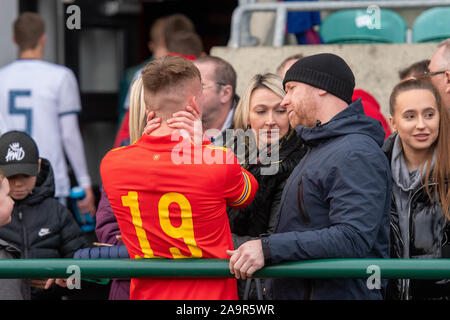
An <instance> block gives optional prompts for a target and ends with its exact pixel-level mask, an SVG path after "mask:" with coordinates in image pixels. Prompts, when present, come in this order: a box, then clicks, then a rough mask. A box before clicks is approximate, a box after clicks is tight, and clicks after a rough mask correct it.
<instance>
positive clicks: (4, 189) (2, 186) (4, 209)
mask: <svg viewBox="0 0 450 320" xmlns="http://www.w3.org/2000/svg"><path fill="white" fill-rule="evenodd" d="M0 179H1V182H0V226H4V225H5V224H8V223H9V222H10V221H11V212H12V210H13V207H14V201H13V199H11V197H10V196H9V182H8V179H7V178H6V177H3V178H0Z"/></svg>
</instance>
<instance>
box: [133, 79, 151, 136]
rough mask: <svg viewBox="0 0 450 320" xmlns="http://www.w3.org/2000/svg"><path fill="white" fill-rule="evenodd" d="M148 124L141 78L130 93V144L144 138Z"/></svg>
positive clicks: (134, 83) (136, 81) (135, 82)
mask: <svg viewBox="0 0 450 320" xmlns="http://www.w3.org/2000/svg"><path fill="white" fill-rule="evenodd" d="M146 123H147V115H146V113H145V102H144V87H143V85H142V77H139V78H137V79H136V80H135V81H134V82H133V84H132V86H131V91H130V118H129V132H130V144H132V143H134V142H135V141H136V140H138V139H139V138H140V137H141V136H142V133H143V132H144V128H145V125H146Z"/></svg>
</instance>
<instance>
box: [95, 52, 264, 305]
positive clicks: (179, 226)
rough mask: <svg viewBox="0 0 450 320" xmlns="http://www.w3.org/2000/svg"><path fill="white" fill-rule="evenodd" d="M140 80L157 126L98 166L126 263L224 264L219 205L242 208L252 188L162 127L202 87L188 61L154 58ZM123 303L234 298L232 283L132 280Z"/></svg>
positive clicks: (225, 162)
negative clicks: (158, 122) (144, 260)
mask: <svg viewBox="0 0 450 320" xmlns="http://www.w3.org/2000/svg"><path fill="white" fill-rule="evenodd" d="M142 81H143V85H144V100H145V104H146V106H147V108H149V109H151V110H152V111H153V112H154V113H155V116H156V117H158V118H160V119H161V125H160V126H159V128H158V129H156V130H155V131H153V132H152V133H151V135H143V136H142V137H141V138H140V139H139V140H138V141H137V142H136V143H134V144H132V145H131V146H128V147H123V148H118V149H114V150H112V151H110V152H108V154H107V155H106V156H105V157H104V159H103V160H102V164H101V168H100V171H101V176H102V181H103V184H104V188H105V191H106V193H107V195H108V199H109V201H110V203H111V206H112V208H113V210H114V213H115V215H116V217H117V221H118V223H119V227H120V230H121V234H122V238H123V241H124V243H125V245H126V246H127V250H128V252H129V254H130V257H131V258H134V259H138V258H170V259H180V258H206V259H211V258H218V259H227V258H228V255H227V254H226V250H230V249H232V248H233V243H232V240H231V232H230V227H229V222H228V217H227V213H226V206H232V207H237V208H240V207H245V206H247V205H248V204H249V203H251V201H253V198H254V195H255V193H256V190H257V188H258V184H257V182H256V180H255V178H254V177H253V176H252V175H251V174H250V173H248V172H247V171H246V170H245V169H243V168H241V166H240V165H239V163H238V161H237V159H236V158H235V156H234V154H233V153H232V152H231V151H230V150H227V149H225V148H220V147H214V146H212V145H211V144H210V142H208V141H204V143H203V144H202V145H197V144H194V143H192V142H191V140H190V139H185V137H184V136H182V135H181V134H180V132H179V130H176V129H172V128H171V127H170V125H169V124H168V123H167V120H168V119H169V118H171V117H172V115H173V113H175V112H177V111H180V110H184V109H185V107H186V105H191V106H194V107H196V108H197V106H196V104H195V101H196V99H199V98H200V96H201V94H202V84H201V78H200V73H199V71H198V69H197V68H196V67H195V66H194V64H193V63H192V62H190V61H189V60H186V59H184V58H181V57H174V56H167V57H164V58H161V59H158V60H154V61H152V62H150V63H149V64H148V65H147V66H146V67H145V68H144V70H143V71H142ZM200 111H201V110H200ZM130 298H131V299H162V300H168V299H177V300H194V299H202V300H203V299H217V300H219V299H224V300H225V299H237V288H236V280H235V279H233V278H198V279H192V278H189V279H180V278H151V279H150V278H133V279H132V280H131V286H130Z"/></svg>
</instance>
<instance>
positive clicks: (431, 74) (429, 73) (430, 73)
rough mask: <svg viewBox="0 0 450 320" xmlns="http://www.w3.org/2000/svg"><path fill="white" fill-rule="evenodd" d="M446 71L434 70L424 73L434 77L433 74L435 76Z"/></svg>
mask: <svg viewBox="0 0 450 320" xmlns="http://www.w3.org/2000/svg"><path fill="white" fill-rule="evenodd" d="M446 71H447V70H442V71H434V72H430V71H425V72H424V74H425V75H426V76H430V77H432V76H435V75H437V74H441V73H445V72H446Z"/></svg>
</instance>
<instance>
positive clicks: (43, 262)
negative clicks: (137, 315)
mask: <svg viewBox="0 0 450 320" xmlns="http://www.w3.org/2000/svg"><path fill="white" fill-rule="evenodd" d="M228 261H229V260H226V259H177V260H172V259H136V260H134V259H88V260H83V259H80V260H74V259H28V260H24V259H5V260H0V279H1V278H29V279H37V278H50V277H53V278H67V277H68V276H70V275H71V274H72V273H73V272H74V270H75V269H78V270H79V272H80V276H81V277H82V278H84V279H92V278H139V277H233V275H232V274H231V273H230V272H229V268H228ZM374 270H377V271H378V272H379V273H380V276H381V278H410V279H447V278H449V279H450V259H323V260H308V261H296V262H284V263H281V264H278V265H274V266H268V267H265V268H263V269H261V270H259V271H257V272H256V273H255V274H254V277H261V278H285V277H289V278H296V277H297V278H367V277H369V276H370V275H372V274H373V273H374V272H375V271H374Z"/></svg>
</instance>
